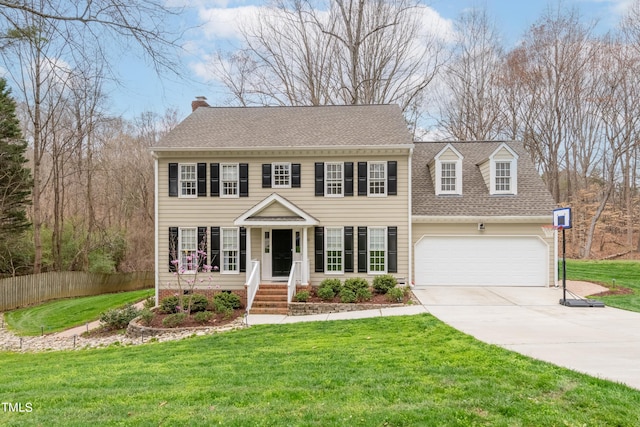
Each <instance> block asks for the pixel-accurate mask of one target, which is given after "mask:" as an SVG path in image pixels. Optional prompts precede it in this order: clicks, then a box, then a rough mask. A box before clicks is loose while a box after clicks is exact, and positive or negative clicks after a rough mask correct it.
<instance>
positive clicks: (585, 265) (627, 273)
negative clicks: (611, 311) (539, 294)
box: [559, 260, 640, 312]
mask: <svg viewBox="0 0 640 427" xmlns="http://www.w3.org/2000/svg"><path fill="white" fill-rule="evenodd" d="M559 277H560V279H562V261H560V275H559ZM567 279H568V280H585V281H588V282H593V283H598V284H601V285H603V286H606V287H607V288H610V289H611V290H616V289H617V288H620V287H623V288H627V289H631V290H632V291H633V292H632V293H631V294H623V295H609V296H597V297H596V298H597V299H598V300H600V301H603V302H604V303H605V304H606V305H609V306H611V307H617V308H622V309H625V310H630V311H638V312H640V262H638V261H593V260H567Z"/></svg>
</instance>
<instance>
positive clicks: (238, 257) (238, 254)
mask: <svg viewBox="0 0 640 427" xmlns="http://www.w3.org/2000/svg"><path fill="white" fill-rule="evenodd" d="M225 230H227V231H231V232H235V235H236V236H235V239H236V245H235V251H236V252H237V255H236V269H235V270H225V268H224V231H225ZM241 256H242V254H241V253H240V227H220V274H240V257H241Z"/></svg>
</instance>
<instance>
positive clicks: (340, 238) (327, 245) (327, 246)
mask: <svg viewBox="0 0 640 427" xmlns="http://www.w3.org/2000/svg"><path fill="white" fill-rule="evenodd" d="M331 233H335V234H334V235H333V236H330V234H331ZM331 237H333V238H337V243H338V245H335V244H332V243H334V242H330V238H331ZM330 252H339V253H340V254H339V255H338V256H332V255H330V254H329V253H330ZM331 258H335V259H338V258H339V260H340V261H339V262H340V265H339V266H340V269H337V270H334V269H332V268H334V267H333V266H332V264H331V263H330V262H329V260H330V259H331ZM324 267H325V268H324V271H325V272H326V273H327V274H344V228H343V227H326V228H325V233H324Z"/></svg>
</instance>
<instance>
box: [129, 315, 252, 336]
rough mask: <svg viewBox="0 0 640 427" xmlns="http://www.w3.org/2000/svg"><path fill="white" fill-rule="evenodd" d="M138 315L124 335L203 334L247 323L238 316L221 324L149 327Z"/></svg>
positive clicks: (244, 325) (242, 326)
mask: <svg viewBox="0 0 640 427" xmlns="http://www.w3.org/2000/svg"><path fill="white" fill-rule="evenodd" d="M139 321H140V316H138V317H136V318H135V319H133V320H132V321H131V322H129V326H127V332H126V335H127V336H128V337H131V338H140V337H155V336H158V335H164V334H175V333H178V334H179V333H188V332H194V333H195V332H200V333H204V334H210V333H213V332H224V331H234V330H236V329H243V328H246V327H247V325H246V324H245V323H244V318H242V317H238V318H237V319H235V320H234V321H233V322H231V323H227V324H226V325H222V326H192V327H185V328H151V327H148V326H143V325H141V324H140V323H139Z"/></svg>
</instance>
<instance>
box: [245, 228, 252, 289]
mask: <svg viewBox="0 0 640 427" xmlns="http://www.w3.org/2000/svg"><path fill="white" fill-rule="evenodd" d="M252 230H253V228H251V227H247V244H246V249H245V252H246V254H245V264H244V265H245V267H246V268H245V275H246V276H245V277H246V278H245V282H248V281H249V277H250V276H251V270H253V264H252V263H251V231H252Z"/></svg>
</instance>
